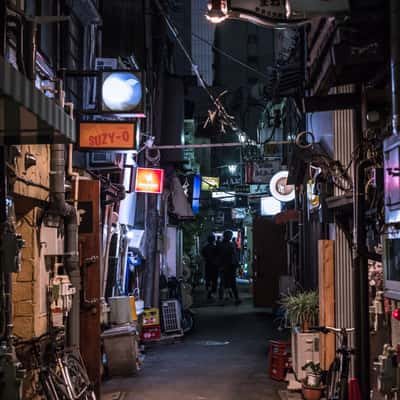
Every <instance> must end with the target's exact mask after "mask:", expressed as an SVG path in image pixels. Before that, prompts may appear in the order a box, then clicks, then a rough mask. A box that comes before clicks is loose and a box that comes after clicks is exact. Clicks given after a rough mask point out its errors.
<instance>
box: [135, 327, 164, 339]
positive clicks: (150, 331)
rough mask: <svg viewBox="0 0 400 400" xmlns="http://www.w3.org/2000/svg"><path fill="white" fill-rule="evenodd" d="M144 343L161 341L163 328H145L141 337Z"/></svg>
mask: <svg viewBox="0 0 400 400" xmlns="http://www.w3.org/2000/svg"><path fill="white" fill-rule="evenodd" d="M140 338H141V339H142V341H143V342H153V341H157V340H160V339H161V327H160V325H158V326H144V327H143V329H142V332H141V335H140Z"/></svg>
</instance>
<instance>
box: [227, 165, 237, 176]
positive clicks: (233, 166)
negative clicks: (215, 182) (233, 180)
mask: <svg viewBox="0 0 400 400" xmlns="http://www.w3.org/2000/svg"><path fill="white" fill-rule="evenodd" d="M236 170H237V165H228V171H229V173H230V174H232V175H233V174H234V173H236Z"/></svg>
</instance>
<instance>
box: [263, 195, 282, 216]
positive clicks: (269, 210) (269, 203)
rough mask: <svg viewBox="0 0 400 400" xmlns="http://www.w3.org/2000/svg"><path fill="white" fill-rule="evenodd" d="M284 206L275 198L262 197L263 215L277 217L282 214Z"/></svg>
mask: <svg viewBox="0 0 400 400" xmlns="http://www.w3.org/2000/svg"><path fill="white" fill-rule="evenodd" d="M281 208H282V204H281V202H280V201H279V200H276V199H275V198H274V197H272V196H270V197H261V215H276V214H278V213H280V212H281Z"/></svg>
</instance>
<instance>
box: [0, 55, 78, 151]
mask: <svg viewBox="0 0 400 400" xmlns="http://www.w3.org/2000/svg"><path fill="white" fill-rule="evenodd" d="M75 141H76V129H75V121H74V120H73V119H72V118H71V117H70V116H69V115H68V114H67V113H66V112H65V111H64V110H63V109H62V108H61V107H60V106H58V105H57V104H56V103H55V101H54V99H51V98H49V97H46V96H45V95H44V94H43V93H42V92H40V91H39V90H38V89H37V88H36V87H35V85H34V84H33V82H31V81H30V80H28V79H27V78H26V77H25V76H24V75H22V74H21V73H20V72H19V71H17V70H16V69H14V68H13V66H12V65H11V64H9V63H8V62H7V61H6V60H5V59H4V58H3V57H0V144H6V145H8V144H44V143H68V142H75Z"/></svg>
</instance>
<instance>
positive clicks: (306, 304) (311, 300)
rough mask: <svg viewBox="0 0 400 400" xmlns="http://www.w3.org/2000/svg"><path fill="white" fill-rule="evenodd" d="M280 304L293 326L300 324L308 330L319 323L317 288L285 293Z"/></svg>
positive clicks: (304, 330)
mask: <svg viewBox="0 0 400 400" xmlns="http://www.w3.org/2000/svg"><path fill="white" fill-rule="evenodd" d="M280 304H281V307H282V308H283V309H284V311H285V314H286V317H287V319H288V320H289V322H290V325H291V326H292V327H296V326H299V327H300V328H301V329H302V331H303V332H306V331H308V330H309V328H310V327H312V326H315V325H316V324H317V321H318V314H319V298H318V292H317V291H316V290H310V291H299V292H296V293H287V294H284V295H283V297H282V298H281V300H280Z"/></svg>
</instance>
